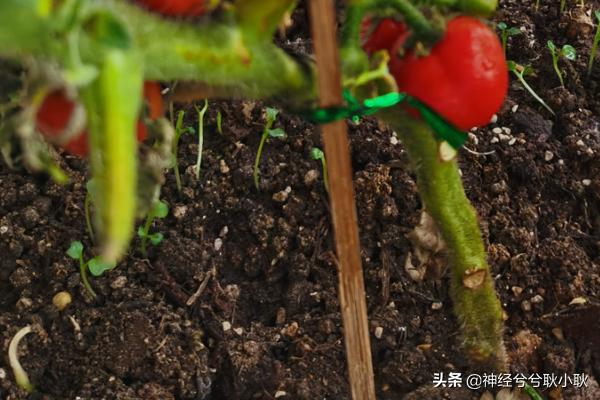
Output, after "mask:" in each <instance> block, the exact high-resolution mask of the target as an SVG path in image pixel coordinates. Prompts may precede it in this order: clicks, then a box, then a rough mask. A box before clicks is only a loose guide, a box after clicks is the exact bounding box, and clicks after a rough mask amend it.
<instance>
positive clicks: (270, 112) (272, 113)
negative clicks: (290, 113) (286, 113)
mask: <svg viewBox="0 0 600 400" xmlns="http://www.w3.org/2000/svg"><path fill="white" fill-rule="evenodd" d="M266 113H267V124H268V123H273V122H274V121H275V119H277V114H279V110H277V109H275V108H271V107H267V110H266Z"/></svg>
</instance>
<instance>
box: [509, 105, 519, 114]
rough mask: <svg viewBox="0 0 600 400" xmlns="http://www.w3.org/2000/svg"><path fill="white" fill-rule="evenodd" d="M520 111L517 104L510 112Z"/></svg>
mask: <svg viewBox="0 0 600 400" xmlns="http://www.w3.org/2000/svg"><path fill="white" fill-rule="evenodd" d="M518 109H519V105H518V104H515V105H514V106H512V108H511V109H510V111H512V112H514V113H516V112H517V110H518Z"/></svg>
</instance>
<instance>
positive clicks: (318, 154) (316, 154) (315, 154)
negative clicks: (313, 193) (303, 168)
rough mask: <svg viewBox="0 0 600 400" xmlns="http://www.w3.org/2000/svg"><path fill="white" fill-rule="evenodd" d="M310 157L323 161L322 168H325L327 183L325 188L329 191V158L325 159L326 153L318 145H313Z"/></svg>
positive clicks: (325, 182) (324, 178) (324, 181)
mask: <svg viewBox="0 0 600 400" xmlns="http://www.w3.org/2000/svg"><path fill="white" fill-rule="evenodd" d="M310 158H312V159H313V160H316V161H321V168H322V170H323V184H324V185H325V190H327V191H329V178H328V175H327V160H325V153H323V151H322V150H321V149H319V148H318V147H313V148H312V149H310Z"/></svg>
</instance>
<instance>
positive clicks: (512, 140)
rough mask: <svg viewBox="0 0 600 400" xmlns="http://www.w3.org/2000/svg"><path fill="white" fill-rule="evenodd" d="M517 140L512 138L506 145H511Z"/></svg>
mask: <svg viewBox="0 0 600 400" xmlns="http://www.w3.org/2000/svg"><path fill="white" fill-rule="evenodd" d="M516 142H517V138H512V139H510V140H509V141H508V145H509V146H512V145H513V144H515V143H516Z"/></svg>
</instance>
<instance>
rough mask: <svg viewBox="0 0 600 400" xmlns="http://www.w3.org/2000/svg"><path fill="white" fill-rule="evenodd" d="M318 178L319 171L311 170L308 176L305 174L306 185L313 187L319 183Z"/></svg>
mask: <svg viewBox="0 0 600 400" xmlns="http://www.w3.org/2000/svg"><path fill="white" fill-rule="evenodd" d="M318 177H319V171H317V170H316V169H311V170H309V171H308V172H307V173H306V174H304V184H305V185H306V186H312V184H313V183H315V182H316V181H317V178H318Z"/></svg>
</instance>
